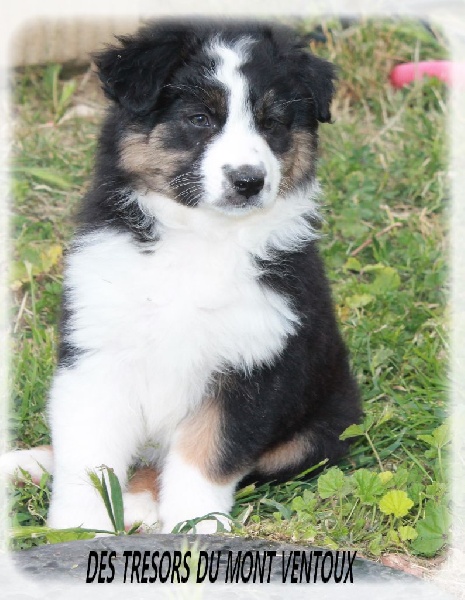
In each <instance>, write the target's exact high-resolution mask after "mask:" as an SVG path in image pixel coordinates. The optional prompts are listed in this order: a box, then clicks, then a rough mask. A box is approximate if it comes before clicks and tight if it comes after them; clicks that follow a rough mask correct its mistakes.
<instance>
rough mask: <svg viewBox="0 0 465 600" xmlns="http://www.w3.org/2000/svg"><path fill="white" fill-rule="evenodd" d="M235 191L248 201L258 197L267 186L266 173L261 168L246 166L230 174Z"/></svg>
mask: <svg viewBox="0 0 465 600" xmlns="http://www.w3.org/2000/svg"><path fill="white" fill-rule="evenodd" d="M229 177H230V179H231V183H232V184H233V187H234V189H235V190H236V192H237V193H238V194H240V195H241V196H245V197H246V198H247V200H248V199H249V198H251V197H252V196H256V195H257V194H258V193H259V192H260V191H261V190H262V189H263V186H264V184H265V173H264V172H263V170H262V169H260V168H259V167H248V166H244V167H241V168H240V169H236V170H234V171H231V172H230V173H229Z"/></svg>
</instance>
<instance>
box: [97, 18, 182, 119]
mask: <svg viewBox="0 0 465 600" xmlns="http://www.w3.org/2000/svg"><path fill="white" fill-rule="evenodd" d="M118 40H119V41H120V43H121V45H120V46H110V47H108V48H107V49H106V50H104V51H102V52H99V53H96V54H94V56H93V59H94V62H95V64H96V66H97V71H98V75H99V77H100V80H101V82H102V87H103V91H104V92H105V94H106V96H107V97H108V98H110V99H111V100H114V101H115V102H117V103H119V104H120V105H121V106H123V107H124V108H126V109H127V110H129V111H130V112H132V113H134V114H138V115H142V114H144V113H147V112H148V111H150V110H151V109H152V108H153V107H154V106H155V104H156V101H157V98H158V96H159V94H160V90H161V88H162V87H163V85H164V83H165V82H166V80H167V79H168V77H169V75H170V73H171V72H172V71H173V70H174V68H175V67H176V66H177V65H178V64H179V63H180V62H181V61H182V60H183V58H184V54H185V52H184V51H183V48H184V47H185V45H186V44H185V42H186V32H185V30H183V29H182V28H178V29H172V28H156V27H153V26H151V27H147V28H146V29H143V30H141V31H140V32H139V33H137V34H136V35H134V36H121V37H118Z"/></svg>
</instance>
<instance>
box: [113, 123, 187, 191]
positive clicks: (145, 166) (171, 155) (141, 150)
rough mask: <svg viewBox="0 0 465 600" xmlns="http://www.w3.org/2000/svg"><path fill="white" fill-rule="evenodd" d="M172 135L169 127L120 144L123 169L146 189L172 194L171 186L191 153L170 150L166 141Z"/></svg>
mask: <svg viewBox="0 0 465 600" xmlns="http://www.w3.org/2000/svg"><path fill="white" fill-rule="evenodd" d="M165 135H169V134H168V132H167V126H166V125H164V124H161V125H158V126H157V127H156V128H155V129H154V130H153V131H152V133H151V134H150V135H146V134H144V133H135V132H132V133H129V134H128V135H126V136H125V137H124V138H123V139H122V141H121V143H120V152H121V159H120V162H121V166H122V167H123V169H124V170H125V171H126V172H128V173H131V174H133V175H135V176H137V177H138V178H139V179H140V180H141V181H142V183H143V184H144V185H146V186H148V187H149V188H150V189H152V190H154V191H158V192H164V193H167V192H168V191H170V187H169V183H170V181H171V179H172V178H173V177H174V176H175V173H176V172H177V171H178V169H179V168H180V166H181V164H182V163H183V162H185V161H188V158H189V153H188V152H182V151H179V150H177V151H172V150H167V149H166V148H165V147H164V145H163V137H164V136H165Z"/></svg>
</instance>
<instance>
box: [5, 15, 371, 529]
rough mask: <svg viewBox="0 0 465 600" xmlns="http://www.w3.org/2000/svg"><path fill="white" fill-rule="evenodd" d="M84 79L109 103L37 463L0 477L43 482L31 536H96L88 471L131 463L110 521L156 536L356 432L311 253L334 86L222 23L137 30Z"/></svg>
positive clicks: (246, 29) (339, 446)
mask: <svg viewBox="0 0 465 600" xmlns="http://www.w3.org/2000/svg"><path fill="white" fill-rule="evenodd" d="M96 65H97V68H98V73H99V76H100V79H101V81H102V85H103V89H104V92H105V94H106V96H107V97H108V98H109V99H110V100H111V106H110V108H109V111H108V115H107V119H106V121H105V123H104V125H103V128H102V132H101V136H100V144H99V150H98V155H97V161H96V167H95V174H94V179H93V183H92V186H91V189H90V191H89V193H88V194H87V196H86V197H85V198H84V200H83V204H82V210H81V212H80V216H79V228H78V230H77V233H76V236H75V238H74V242H73V244H72V246H71V249H70V252H69V254H68V256H67V261H66V270H65V279H64V296H63V322H62V327H61V345H60V349H59V360H58V367H57V371H56V374H55V377H54V380H53V385H52V388H51V392H50V399H49V420H50V426H51V432H52V441H53V466H52V455H51V450H50V449H46V448H44V449H36V450H33V451H22V452H19V453H10V455H8V456H7V457H5V459H4V461H3V462H4V465H5V464H6V465H7V467H6V470H9V471H12V470H13V467H14V466H15V465H17V464H21V463H22V464H25V465H26V466H27V467H29V468H30V469H32V470H34V467H33V463H37V462H38V463H39V464H42V465H44V466H45V467H46V468H49V469H51V470H52V471H53V492H52V499H51V505H50V512H49V519H48V523H49V525H50V526H52V527H55V528H65V527H73V526H77V525H82V526H84V527H90V528H101V529H104V528H108V527H110V523H109V519H108V516H107V514H106V511H105V508H104V505H103V502H102V501H101V500H100V498H99V497H98V496H97V494H96V491H95V490H94V488H93V487H92V486H91V484H90V482H89V478H88V475H87V472H88V470H89V469H95V468H96V467H98V466H99V465H102V464H104V465H108V466H109V467H111V468H113V469H114V472H115V473H116V475H117V476H118V478H119V479H120V481H121V483H122V484H123V486H126V484H127V475H128V468H129V467H130V466H131V465H133V464H134V463H135V462H137V460H139V461H141V460H142V462H143V463H144V464H148V465H151V466H152V467H153V468H154V469H155V470H150V469H145V470H143V471H140V472H138V473H137V474H136V477H135V479H134V480H133V482H132V484H129V488H127V490H128V491H127V493H126V494H125V504H126V512H127V521H131V520H137V519H138V518H142V519H143V520H145V521H146V522H148V521H155V520H157V521H158V522H159V524H160V528H161V531H163V532H170V531H171V530H172V528H173V527H174V526H175V525H176V524H177V523H179V522H183V521H185V520H188V519H192V518H195V517H199V516H203V515H205V514H208V513H221V514H222V515H224V514H227V513H229V512H230V510H231V507H232V505H233V497H234V491H235V489H236V487H237V486H238V484H239V483H241V482H246V481H264V480H277V481H283V480H287V479H289V478H291V477H293V476H295V475H297V474H299V473H301V472H302V471H304V470H305V469H308V468H309V467H311V466H312V465H315V464H316V463H318V462H319V461H321V460H323V459H325V458H327V459H329V460H330V461H331V462H333V461H335V460H337V459H339V458H340V457H341V455H342V454H343V453H344V452H345V451H346V443H345V442H341V441H340V440H339V435H340V434H341V432H342V431H343V430H344V429H345V428H346V427H347V426H348V425H350V424H351V423H354V422H356V421H357V420H358V419H359V417H360V403H359V393H358V389H357V385H356V383H355V381H354V378H353V376H352V374H351V371H350V367H349V363H348V358H347V351H346V348H345V346H344V343H343V342H342V340H341V336H340V334H339V332H338V328H337V324H336V321H335V318H334V314H333V308H332V302H331V296H330V291H329V286H328V283H327V280H326V278H325V275H324V271H323V266H322V261H321V259H320V257H319V255H318V250H317V248H316V239H317V237H318V236H317V232H316V226H317V223H318V213H317V208H316V201H317V197H318V193H319V188H318V183H317V181H316V178H315V169H316V161H317V146H318V135H317V130H318V124H319V123H328V122H330V120H331V114H330V103H331V98H332V95H333V91H334V80H335V70H334V68H333V66H332V65H331V64H330V63H328V62H325V61H323V60H321V59H319V58H317V57H315V56H313V55H312V54H311V53H310V52H308V51H307V50H306V49H305V47H304V44H303V43H301V42H300V41H299V40H298V39H297V38H296V37H295V34H294V33H293V32H292V31H291V30H290V29H287V28H285V27H280V26H274V25H269V24H259V23H240V22H230V23H224V22H221V23H219V22H196V23H194V24H189V25H185V24H182V23H178V22H162V23H158V24H151V25H149V26H147V27H145V28H143V29H142V30H140V31H139V32H138V33H137V34H136V35H134V36H132V37H123V38H120V43H119V45H117V46H115V47H110V48H108V49H107V50H105V51H104V52H102V53H100V54H99V55H97V57H96ZM28 461H29V462H28ZM31 461H32V462H31ZM36 470H37V469H36ZM157 474H158V479H156V477H157ZM148 483H150V485H147V484H148ZM154 490H155V491H156V493H155V491H154ZM128 515H129V516H128ZM220 518H222V519H223V520H225V523H226V525H227V520H226V519H225V517H224V516H222V517H220ZM128 524H129V523H128ZM214 529H216V523H214V522H213V521H204V522H201V523H200V524H199V526H198V528H197V532H204V533H208V532H211V531H212V530H214Z"/></svg>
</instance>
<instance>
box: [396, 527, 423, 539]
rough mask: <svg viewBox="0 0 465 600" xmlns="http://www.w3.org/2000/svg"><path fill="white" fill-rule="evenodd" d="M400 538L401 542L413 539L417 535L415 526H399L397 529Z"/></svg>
mask: <svg viewBox="0 0 465 600" xmlns="http://www.w3.org/2000/svg"><path fill="white" fill-rule="evenodd" d="M397 532H398V534H399V537H400V539H401V540H402V541H403V542H408V541H410V540H414V539H416V538H417V537H418V533H417V532H416V531H415V528H414V527H412V526H411V525H405V526H404V527H399V529H398V530H397Z"/></svg>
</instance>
